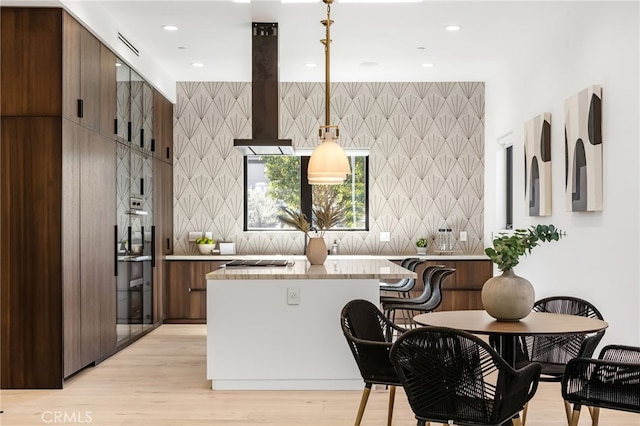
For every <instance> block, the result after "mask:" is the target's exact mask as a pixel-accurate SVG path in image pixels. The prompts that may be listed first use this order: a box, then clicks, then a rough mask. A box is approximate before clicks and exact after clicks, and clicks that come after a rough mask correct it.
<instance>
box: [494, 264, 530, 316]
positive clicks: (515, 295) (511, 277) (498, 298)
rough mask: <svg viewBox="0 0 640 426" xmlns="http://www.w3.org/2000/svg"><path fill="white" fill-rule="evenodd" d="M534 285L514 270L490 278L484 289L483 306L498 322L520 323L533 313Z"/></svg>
mask: <svg viewBox="0 0 640 426" xmlns="http://www.w3.org/2000/svg"><path fill="white" fill-rule="evenodd" d="M535 297H536V296H535V291H534V288H533V285H531V283H530V282H529V280H527V279H526V278H522V277H519V276H517V275H516V274H515V273H514V272H513V270H512V269H509V270H506V271H504V272H503V273H502V275H498V276H495V277H492V278H489V279H488V280H487V281H486V282H485V283H484V286H483V287H482V305H483V306H484V309H485V311H487V313H488V314H489V315H491V316H492V317H494V318H495V319H497V320H498V321H519V320H521V319H522V318H524V317H526V316H527V315H529V313H531V308H533V304H534V303H535Z"/></svg>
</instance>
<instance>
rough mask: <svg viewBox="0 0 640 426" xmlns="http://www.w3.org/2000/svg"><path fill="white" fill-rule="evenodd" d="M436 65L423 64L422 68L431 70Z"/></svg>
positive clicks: (431, 63)
mask: <svg viewBox="0 0 640 426" xmlns="http://www.w3.org/2000/svg"><path fill="white" fill-rule="evenodd" d="M435 65H436V64H434V63H433V62H427V63H424V64H422V67H423V68H431V67H434V66H435Z"/></svg>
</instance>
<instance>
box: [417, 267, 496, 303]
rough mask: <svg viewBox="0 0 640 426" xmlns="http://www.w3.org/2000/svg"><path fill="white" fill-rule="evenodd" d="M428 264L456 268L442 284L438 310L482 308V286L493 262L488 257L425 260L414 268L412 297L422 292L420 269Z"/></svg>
mask: <svg viewBox="0 0 640 426" xmlns="http://www.w3.org/2000/svg"><path fill="white" fill-rule="evenodd" d="M428 265H444V266H445V267H447V268H455V270H456V272H455V273H454V274H452V275H450V276H449V277H448V278H447V280H446V281H445V282H444V285H443V286H442V303H441V304H440V307H439V308H438V309H437V310H438V311H455V310H466V309H483V308H482V298H481V291H482V286H483V284H484V282H485V281H486V280H488V279H489V278H491V277H492V276H493V264H492V263H491V261H490V260H489V259H486V260H485V259H469V260H467V259H464V260H442V261H438V260H427V261H426V262H424V263H423V264H421V265H420V266H419V267H418V269H417V270H416V273H417V274H418V280H417V281H416V286H415V287H414V289H413V290H412V291H411V296H412V297H417V296H418V295H419V294H420V293H421V292H422V289H423V288H424V287H423V283H422V271H424V268H426V267H427V266H428Z"/></svg>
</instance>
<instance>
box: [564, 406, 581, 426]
mask: <svg viewBox="0 0 640 426" xmlns="http://www.w3.org/2000/svg"><path fill="white" fill-rule="evenodd" d="M563 402H564V413H565V415H566V416H567V424H571V419H572V418H573V416H572V415H571V411H572V410H571V404H569V403H568V402H567V401H564V400H563ZM573 412H574V413H575V406H574V409H573ZM578 412H580V406H578Z"/></svg>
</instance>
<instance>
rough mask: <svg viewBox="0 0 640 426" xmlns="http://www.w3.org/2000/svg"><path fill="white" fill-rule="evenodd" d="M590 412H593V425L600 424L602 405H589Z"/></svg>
mask: <svg viewBox="0 0 640 426" xmlns="http://www.w3.org/2000/svg"><path fill="white" fill-rule="evenodd" d="M589 413H590V414H591V426H598V421H599V420H600V407H589Z"/></svg>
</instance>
